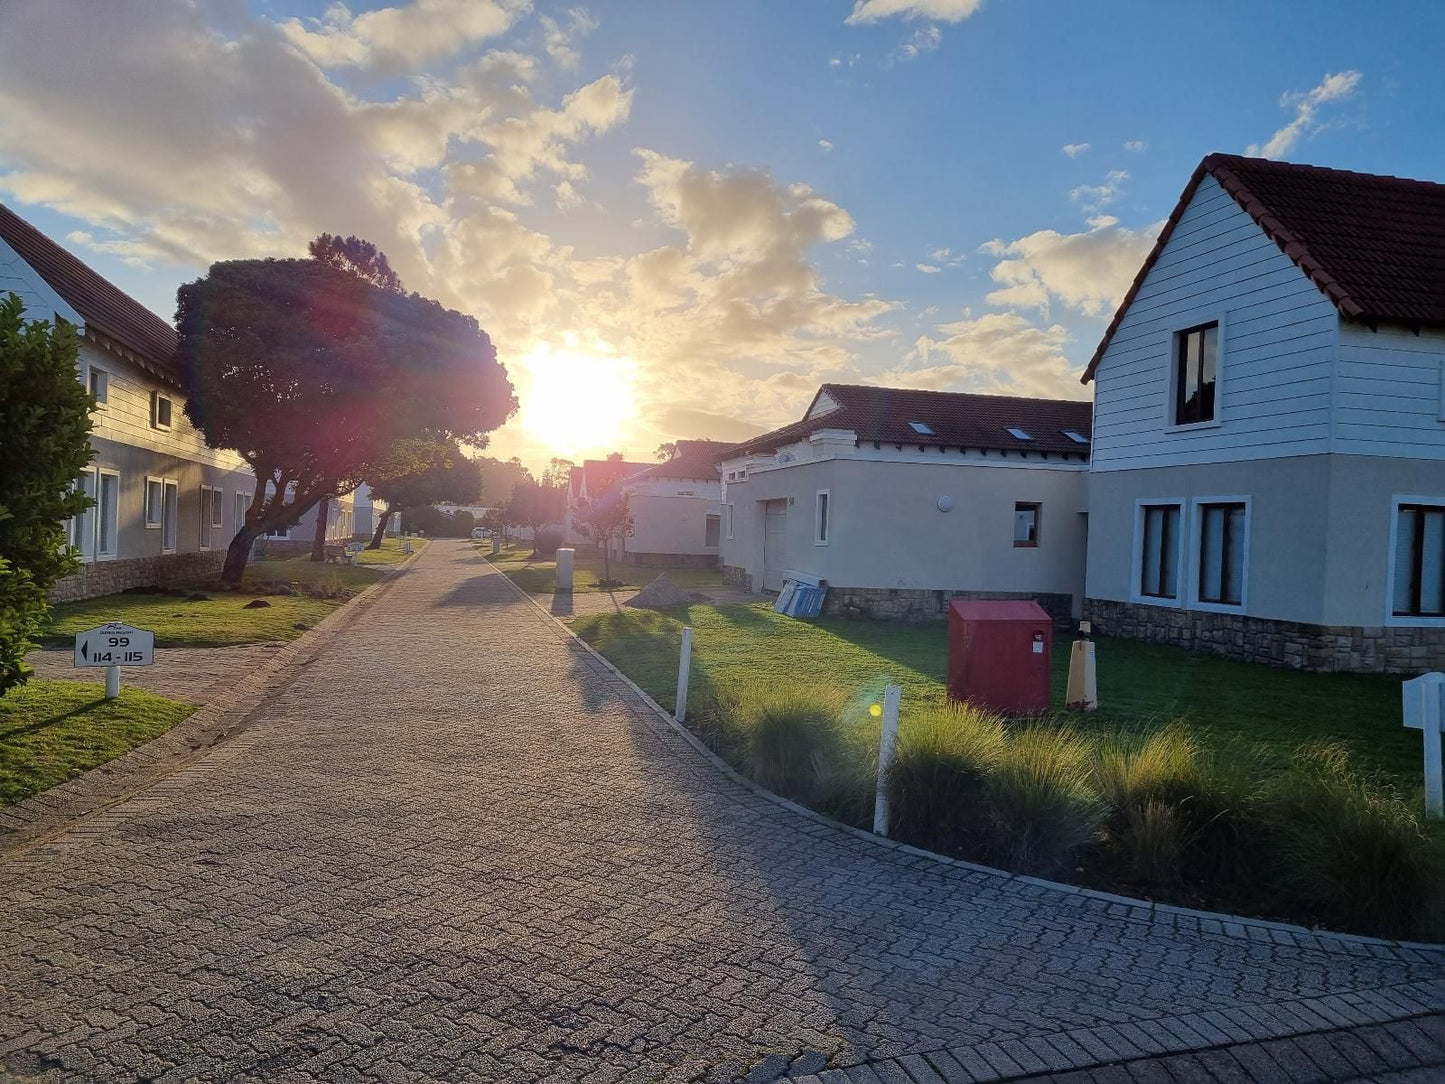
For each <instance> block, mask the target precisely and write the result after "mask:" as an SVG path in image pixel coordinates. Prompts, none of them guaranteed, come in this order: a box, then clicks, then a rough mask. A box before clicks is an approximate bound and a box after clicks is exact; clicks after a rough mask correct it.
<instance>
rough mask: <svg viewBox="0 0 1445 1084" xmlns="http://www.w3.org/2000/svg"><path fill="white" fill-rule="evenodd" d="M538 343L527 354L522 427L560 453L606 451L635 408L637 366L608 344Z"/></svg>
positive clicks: (573, 453) (618, 435)
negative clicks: (611, 349)
mask: <svg viewBox="0 0 1445 1084" xmlns="http://www.w3.org/2000/svg"><path fill="white" fill-rule="evenodd" d="M575 344H576V339H575V337H571V338H569V339H568V340H567V345H565V346H562V347H559V348H553V347H552V345H551V344H550V343H546V342H542V343H538V344H537V345H536V346H535V347H534V348H533V349H532V350H531V351H530V352H529V353H527V354H526V355H524V356H523V358H522V363H523V365H524V366H525V368H526V372H527V378H528V384H529V387H528V389H527V391H526V393H525V394H524V395H523V396H522V403H523V407H522V427H523V429H525V430H526V432H527V433H528V434H530V435H531V436H532V437H534V438H536V439H537V440H539V441H542V442H544V443H545V444H547V446H548V447H549V448H551V449H552V451H553V452H555V453H556V454H559V455H566V456H575V455H578V454H580V453H584V452H585V453H594V454H598V455H602V454H606V451H608V450H611V448H612V446H613V445H614V444H616V442H617V441H618V439H619V437H620V436H621V433H622V430H623V427H624V426H625V425H626V424H627V423H628V422H630V421H631V420H632V419H633V418H634V417H635V416H636V413H637V404H636V401H635V397H634V390H635V385H636V379H637V366H636V365H635V364H634V363H633V362H632V361H631V360H630V359H628V358H623V357H618V356H617V355H616V354H613V353H611V352H609V351H607V350H606V349H602V348H598V349H588V348H584V347H580V346H578V345H575Z"/></svg>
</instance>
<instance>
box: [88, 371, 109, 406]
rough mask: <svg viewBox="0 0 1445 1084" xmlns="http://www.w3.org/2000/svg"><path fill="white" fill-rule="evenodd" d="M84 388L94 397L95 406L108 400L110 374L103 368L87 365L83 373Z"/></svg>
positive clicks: (101, 404) (102, 404)
mask: <svg viewBox="0 0 1445 1084" xmlns="http://www.w3.org/2000/svg"><path fill="white" fill-rule="evenodd" d="M85 390H86V391H88V392H90V394H91V395H92V396H94V397H95V404H96V406H105V404H106V403H108V402H110V374H109V373H108V372H106V371H105V370H104V369H97V368H96V367H95V366H94V365H91V366H88V367H87V368H86V373H85Z"/></svg>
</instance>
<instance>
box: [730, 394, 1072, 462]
mask: <svg viewBox="0 0 1445 1084" xmlns="http://www.w3.org/2000/svg"><path fill="white" fill-rule="evenodd" d="M823 395H827V396H828V397H829V398H830V399H832V400H833V401H834V402H835V403H837V404H838V408H837V409H836V410H832V411H829V412H828V413H826V414H819V415H818V416H817V417H814V418H809V417H807V416H806V414H805V415H804V417H803V420H802V421H798V422H794V423H793V424H792V425H785V426H783V427H782V428H781V429H775V430H773V432H771V433H764V434H763V435H762V436H760V437H754V438H753V439H752V440H748V441H744V442H743V443H742V444H739V445H736V446H735V447H734V448H733V449H732V450H731V452H730V453H728V456H729V457H731V456H735V455H746V454H748V453H751V452H771V451H775V450H777V449H778V448H781V447H783V446H784V445H787V444H793V443H796V442H798V441H802V440H807V439H808V437H809V436H810V435H812V434H813V433H815V432H818V431H819V430H821V429H851V430H852V431H853V432H854V433H855V434H857V437H858V440H859V442H860V443H865V444H866V443H878V444H893V445H899V444H901V445H903V446H904V447H908V446H910V445H911V446H913V447H917V446H919V445H924V446H926V447H943V448H988V449H1005V450H1008V451H1029V452H1064V453H1072V454H1075V455H1079V456H1081V457H1087V456H1088V454H1089V445H1088V444H1087V443H1082V444H1081V443H1079V442H1078V441H1076V440H1074V439H1073V438H1072V437H1070V436H1068V435H1067V431H1069V430H1072V431H1073V432H1075V433H1078V434H1079V435H1080V436H1081V437H1084V438H1085V439H1086V440H1087V439H1088V438H1089V436H1090V432H1091V423H1092V415H1093V408H1092V406H1091V405H1090V404H1089V403H1087V402H1078V401H1076V400H1072V399H1033V398H1029V397H1026V396H1016V395H976V394H974V393H972V392H955V391H914V390H911V389H907V388H872V387H865V386H863V385H859V384H824V385H823V386H822V387H821V388H820V389H818V395H816V396H814V398H813V403H812V404H810V405H809V408H808V409H809V411H811V410H812V409H813V406H814V405H816V404H817V403H818V400H819V398H820V397H821V396H823ZM915 422H917V423H919V424H920V425H922V426H923V427H924V428H925V429H927V430H928V432H919V431H918V429H916V428H915V427H914V425H913V424H912V423H915ZM1010 427H1013V428H1017V429H1021V430H1022V431H1023V432H1025V433H1027V434H1028V435H1029V437H1030V438H1032V439H1029V440H1023V439H1020V438H1018V437H1015V436H1013V434H1011V433H1010V432H1009V429H1010Z"/></svg>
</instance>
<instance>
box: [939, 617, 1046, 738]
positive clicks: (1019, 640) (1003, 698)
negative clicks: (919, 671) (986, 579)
mask: <svg viewBox="0 0 1445 1084" xmlns="http://www.w3.org/2000/svg"><path fill="white" fill-rule="evenodd" d="M1053 634H1054V622H1053V619H1052V618H1050V617H1049V615H1048V613H1046V612H1045V610H1044V608H1043V607H1042V606H1040V605H1039V604H1038V603H1037V602H1033V601H1031V600H1018V599H959V600H957V601H956V602H954V603H953V604H952V605H950V606H949V608H948V696H949V699H950V700H959V701H966V702H967V703H970V704H973V705H975V706H976V707H980V708H984V709H986V710H988V711H997V712H1002V713H1004V714H1006V715H1033V714H1037V713H1039V712H1045V711H1048V710H1049V660H1050V659H1051V658H1052V655H1053Z"/></svg>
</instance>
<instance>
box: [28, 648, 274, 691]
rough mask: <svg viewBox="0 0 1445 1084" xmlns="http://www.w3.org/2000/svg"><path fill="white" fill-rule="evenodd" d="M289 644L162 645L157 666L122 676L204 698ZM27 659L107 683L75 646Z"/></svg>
mask: <svg viewBox="0 0 1445 1084" xmlns="http://www.w3.org/2000/svg"><path fill="white" fill-rule="evenodd" d="M285 646H286V645H285V644H283V643H278V642H272V643H260V644H233V645H230V646H227V647H158V648H156V661H155V665H154V666H127V667H125V668H124V669H123V670H122V672H121V678H122V680H123V681H124V682H125V684H126V685H127V686H134V687H136V688H138V689H145V690H146V691H147V692H153V693H156V694H157V695H159V696H168V697H170V698H171V699H172V700H186V701H189V702H190V703H192V704H204V703H205V702H206V701H207V700H209V699H210V698H211V695H212V694H213V693H214V691H215V690H216V689H219V688H224V687H225V686H226V685H228V684H230V683H231V682H233V681H235V680H236V679H237V678H240V677H243V676H244V675H246V674H250V673H253V672H254V671H255V670H256V669H257V668H259V667H260V666H262V665H263V664H264V663H265V662H266V660H267V659H269V658H271V657H272V656H273V655H275V654H276V652H278V651H280V650H281V649H282V648H283V647H285ZM25 661H26V662H28V663H29V664H30V665H31V666H33V667H35V673H36V675H37V676H39V677H42V678H50V679H53V680H59V681H89V682H95V683H100V684H104V682H105V671H104V670H78V669H76V667H75V652H74V651H73V650H71V649H69V648H66V649H65V650H59V651H58V650H54V649H51V650H46V651H32V652H30V653H29V654H28V655H26V656H25Z"/></svg>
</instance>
